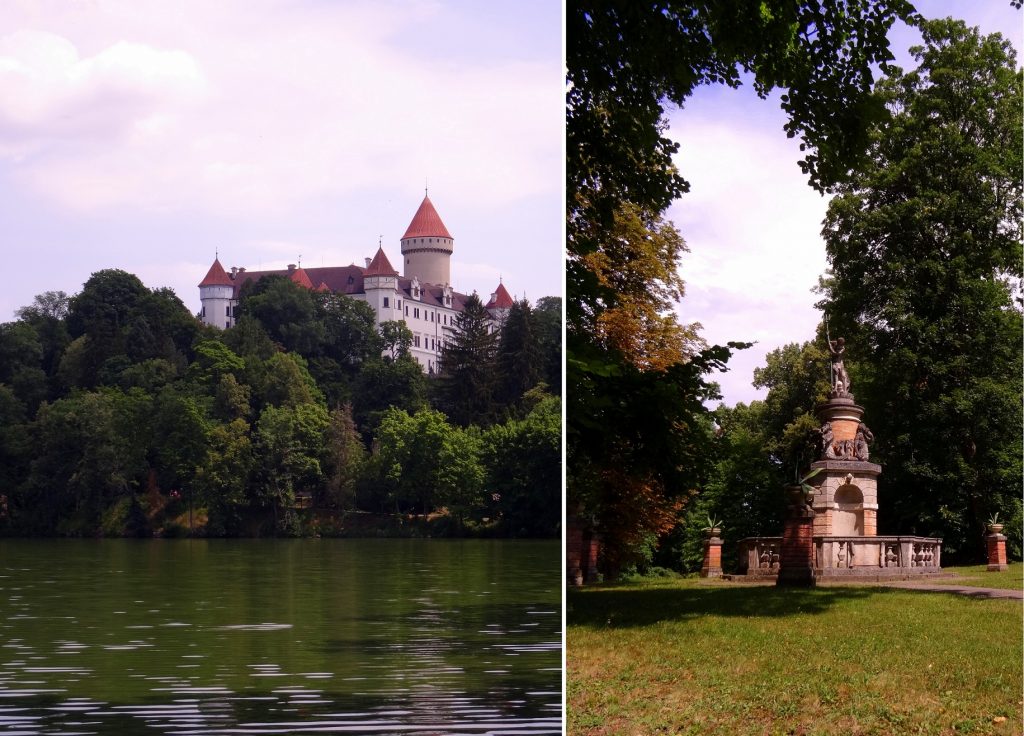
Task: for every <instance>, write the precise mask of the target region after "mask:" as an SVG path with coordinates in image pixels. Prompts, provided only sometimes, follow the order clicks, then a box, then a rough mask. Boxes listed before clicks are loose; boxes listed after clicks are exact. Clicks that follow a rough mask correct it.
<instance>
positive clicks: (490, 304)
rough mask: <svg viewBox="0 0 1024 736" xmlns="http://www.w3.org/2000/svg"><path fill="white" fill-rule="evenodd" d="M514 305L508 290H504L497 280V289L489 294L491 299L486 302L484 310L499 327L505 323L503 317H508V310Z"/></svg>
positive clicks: (503, 286)
mask: <svg viewBox="0 0 1024 736" xmlns="http://www.w3.org/2000/svg"><path fill="white" fill-rule="evenodd" d="M513 304H515V300H514V299H513V298H512V295H511V294H509V293H508V289H506V288H505V284H503V283H502V282H501V280H500V279H499V280H498V288H497V289H495V290H494V293H493V294H491V298H490V299H489V300H488V301H487V304H486V305H485V308H486V309H487V311H488V312H489V313H490V315H491V318H492V319H493V320H494V321H495V322H496V323H497V324H499V325H501V324H503V323H504V322H505V317H507V316H508V310H510V309H511V308H512V305H513Z"/></svg>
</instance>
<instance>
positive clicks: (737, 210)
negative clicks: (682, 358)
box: [668, 0, 1024, 404]
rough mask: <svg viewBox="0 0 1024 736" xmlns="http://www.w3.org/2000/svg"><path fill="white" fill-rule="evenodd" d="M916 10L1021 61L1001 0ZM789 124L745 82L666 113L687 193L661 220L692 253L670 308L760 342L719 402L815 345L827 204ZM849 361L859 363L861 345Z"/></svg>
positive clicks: (900, 54) (909, 37)
mask: <svg viewBox="0 0 1024 736" xmlns="http://www.w3.org/2000/svg"><path fill="white" fill-rule="evenodd" d="M915 5H916V7H917V9H918V10H919V11H920V12H921V14H922V15H924V16H925V17H928V18H935V17H946V16H949V15H952V16H954V17H958V18H962V19H963V20H965V21H967V22H968V23H970V24H971V25H977V26H979V27H980V28H981V30H982V31H983V32H985V33H993V32H997V31H998V32H1000V33H1002V34H1003V35H1004V36H1006V37H1007V38H1010V39H1012V40H1013V42H1014V45H1015V47H1016V49H1017V54H1018V64H1019V62H1020V55H1021V35H1022V24H1024V20H1022V18H1024V16H1022V14H1021V11H1019V10H1015V9H1014V8H1012V7H1011V6H1010V3H1009V0H976V1H972V2H966V1H965V2H951V1H947V2H935V1H934V0H920V1H919V2H917V3H916V4H915ZM890 38H891V40H892V50H893V53H894V54H895V55H896V57H897V59H896V63H898V64H899V65H900V66H902V67H904V68H905V69H910V68H913V67H914V66H915V63H914V62H913V60H912V59H911V57H910V56H909V54H908V53H907V49H909V47H910V46H912V45H914V44H917V43H920V35H919V34H916V32H912V31H911V30H910V29H908V28H907V27H906V26H904V25H902V24H900V25H899V26H897V27H895V28H894V29H893V31H892V33H891V36H890ZM785 120H786V118H785V115H784V114H783V113H782V111H781V110H780V108H779V102H778V95H777V94H776V95H774V96H773V97H772V98H771V99H768V100H760V99H758V97H757V95H756V94H755V93H754V92H753V90H752V89H751V88H750V87H749V86H748V87H744V88H741V89H739V90H730V89H727V88H725V87H721V86H717V87H703V88H701V89H699V90H698V91H697V93H696V94H695V95H694V96H693V98H692V99H691V100H690V101H689V102H688V103H687V105H686V108H685V110H682V111H674V112H672V113H671V115H670V132H669V135H670V136H671V137H673V138H674V139H675V140H677V141H679V143H680V145H681V149H680V152H679V153H678V155H677V156H676V164H677V165H678V166H679V169H680V171H681V172H682V174H683V175H684V176H685V177H686V178H687V179H688V180H689V182H690V184H691V185H692V188H691V191H690V193H689V194H687V195H685V196H683V197H682V199H680V200H679V201H677V202H676V203H675V204H674V205H673V206H672V207H671V208H670V209H669V212H668V218H669V219H671V220H672V221H673V222H674V223H675V225H676V226H677V228H678V229H679V230H680V232H681V233H682V234H683V237H684V238H685V239H686V242H687V245H688V246H689V248H690V253H688V254H686V255H685V256H684V257H683V261H682V266H681V268H680V273H681V274H682V276H683V278H684V280H685V281H686V285H687V292H686V297H685V298H684V299H683V301H682V303H681V304H680V305H679V308H678V310H677V311H678V313H679V315H680V318H681V319H682V320H683V321H684V322H700V323H701V324H702V325H703V326H704V330H703V335H704V337H705V339H707V340H708V341H709V342H711V343H718V344H725V343H726V342H728V341H730V340H736V341H743V342H748V341H756V342H757V344H756V345H754V347H752V348H750V349H748V350H745V351H742V352H740V353H737V354H736V355H735V356H734V357H733V359H732V361H731V362H730V365H731V370H730V371H729V372H727V373H724V374H718V375H717V376H716V377H715V380H717V381H718V382H719V383H720V384H721V386H722V391H723V395H724V399H725V403H727V404H735V403H736V402H738V401H743V402H750V401H751V400H753V399H756V398H763V397H764V393H765V392H764V391H761V390H757V389H755V388H754V387H753V384H752V381H753V374H754V369H755V368H757V367H759V366H762V365H764V357H765V355H766V354H767V353H769V352H770V351H772V350H774V349H775V348H778V347H781V346H782V345H785V344H786V343H790V342H803V341H805V340H809V339H812V338H813V336H814V330H815V327H816V326H817V324H818V322H819V321H820V319H821V313H820V312H818V311H817V310H815V309H814V303H815V301H817V299H818V298H819V297H817V296H816V295H815V294H813V293H811V288H812V287H814V286H815V285H816V284H817V282H818V276H820V275H821V274H823V273H824V271H825V268H826V265H827V264H826V260H825V245H824V242H823V241H822V239H821V237H820V231H821V223H822V220H823V219H824V216H825V211H826V208H827V206H828V200H827V199H826V198H825V197H822V196H821V195H819V194H817V193H816V192H815V191H814V190H812V189H811V188H810V187H809V186H808V185H807V180H806V177H805V176H804V175H803V174H802V173H801V171H800V169H799V167H798V166H797V163H796V162H797V161H798V160H799V158H800V151H799V141H797V140H789V139H787V138H786V135H785V133H784V132H783V130H782V126H783V123H784V122H785ZM848 353H849V359H850V360H854V361H855V360H856V359H857V346H856V345H850V346H849V350H848Z"/></svg>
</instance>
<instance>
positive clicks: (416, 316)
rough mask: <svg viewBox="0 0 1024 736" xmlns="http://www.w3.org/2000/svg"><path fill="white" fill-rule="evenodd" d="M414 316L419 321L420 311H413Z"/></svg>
mask: <svg viewBox="0 0 1024 736" xmlns="http://www.w3.org/2000/svg"><path fill="white" fill-rule="evenodd" d="M412 316H413V317H414V318H415V319H419V318H420V310H419V309H418V308H417V309H414V310H412Z"/></svg>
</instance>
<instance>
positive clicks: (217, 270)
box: [199, 258, 235, 286]
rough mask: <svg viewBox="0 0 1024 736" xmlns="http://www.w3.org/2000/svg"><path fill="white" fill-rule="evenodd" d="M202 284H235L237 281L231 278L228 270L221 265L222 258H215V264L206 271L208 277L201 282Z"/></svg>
mask: <svg viewBox="0 0 1024 736" xmlns="http://www.w3.org/2000/svg"><path fill="white" fill-rule="evenodd" d="M199 285H200V286H234V285H235V282H234V281H232V280H231V277H230V276H228V274H227V272H226V271H225V270H224V266H222V265H220V259H219V258H214V259H213V265H212V266H210V270H209V271H207V272H206V278H204V279H203V280H202V281H200V282H199Z"/></svg>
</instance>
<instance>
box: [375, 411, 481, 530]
mask: <svg viewBox="0 0 1024 736" xmlns="http://www.w3.org/2000/svg"><path fill="white" fill-rule="evenodd" d="M369 470H370V472H371V473H372V474H373V475H374V476H375V477H376V479H377V480H378V482H380V483H381V484H382V485H383V486H384V488H386V489H387V492H388V493H389V495H390V501H391V502H392V503H393V504H394V506H395V509H396V510H398V511H409V510H418V511H420V512H421V513H424V514H426V513H429V512H430V511H431V510H433V509H435V508H437V507H439V506H442V505H445V504H451V505H452V507H453V509H452V510H453V511H455V513H456V514H459V513H462V514H465V513H467V512H468V511H469V510H470V509H472V508H474V507H475V506H476V505H477V504H478V503H479V494H480V492H481V484H482V481H483V468H482V466H481V465H480V459H479V441H478V440H477V439H475V438H474V437H473V435H472V434H467V433H466V432H465V431H464V430H461V429H459V428H458V427H453V426H452V425H451V424H449V423H448V421H447V419H446V418H445V416H444V414H441V413H440V412H438V411H434V410H432V409H423V410H421V411H418V412H416V413H415V414H412V415H410V414H408V413H406V412H405V411H402V410H400V409H389V410H388V411H387V412H385V414H384V416H383V418H382V419H381V422H380V426H379V427H378V428H377V433H376V435H375V437H374V457H373V459H372V462H371V464H370V468H369Z"/></svg>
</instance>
